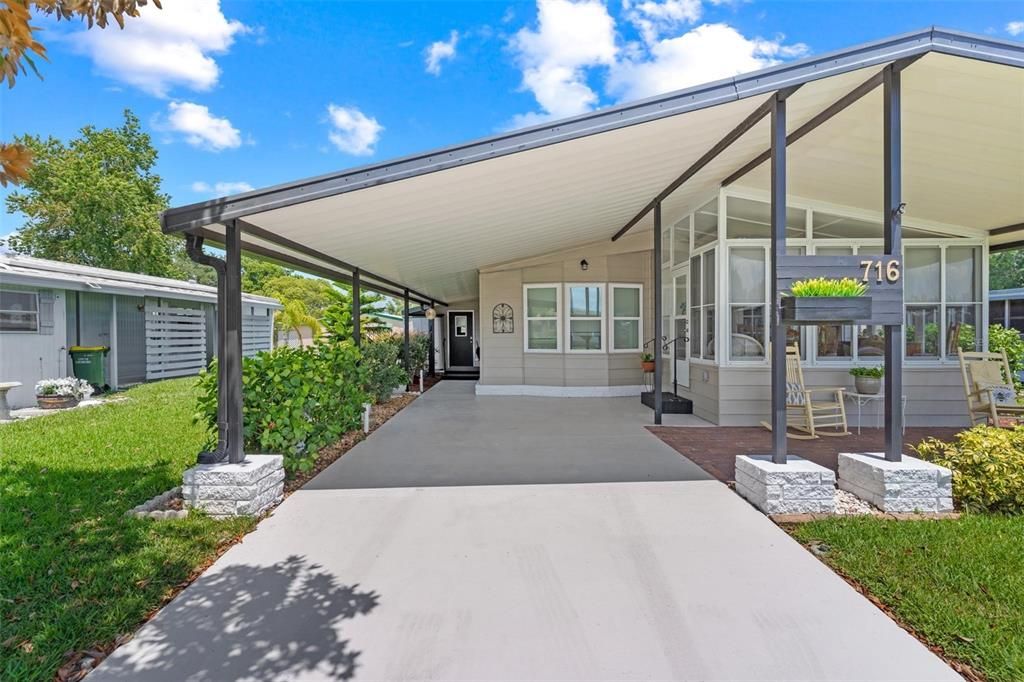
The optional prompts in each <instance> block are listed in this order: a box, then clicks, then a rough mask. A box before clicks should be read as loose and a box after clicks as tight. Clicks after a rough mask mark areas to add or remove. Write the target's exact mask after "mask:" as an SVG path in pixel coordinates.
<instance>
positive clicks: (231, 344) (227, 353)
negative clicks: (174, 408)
mask: <svg viewBox="0 0 1024 682" xmlns="http://www.w3.org/2000/svg"><path fill="white" fill-rule="evenodd" d="M224 251H225V261H226V262H227V268H226V272H225V278H224V279H225V292H224V293H225V299H226V301H225V306H224V308H225V309H224V343H223V346H222V348H223V350H224V357H223V358H221V362H223V363H224V373H225V379H226V381H225V384H226V389H227V390H226V393H227V407H226V410H225V417H226V418H227V422H228V440H227V453H228V461H229V462H232V463H237V462H241V461H242V460H243V459H245V444H244V442H243V435H242V434H243V430H242V239H241V230H240V229H239V227H238V221H236V220H231V221H229V222H228V223H227V225H225V230H224Z"/></svg>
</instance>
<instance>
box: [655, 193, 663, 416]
mask: <svg viewBox="0 0 1024 682" xmlns="http://www.w3.org/2000/svg"><path fill="white" fill-rule="evenodd" d="M661 287H662V283H661V202H660V201H659V202H657V203H656V204H654V379H653V382H652V383H653V384H654V386H653V389H652V390H653V391H654V423H655V424H660V423H661V410H662V406H661V398H662V396H661V372H662V365H663V364H664V362H663V361H662V359H661V345H662V344H663V343H664V341H662V340H661V337H662V334H663V332H664V330H663V329H662V328H661V305H662V303H661V297H662V292H661Z"/></svg>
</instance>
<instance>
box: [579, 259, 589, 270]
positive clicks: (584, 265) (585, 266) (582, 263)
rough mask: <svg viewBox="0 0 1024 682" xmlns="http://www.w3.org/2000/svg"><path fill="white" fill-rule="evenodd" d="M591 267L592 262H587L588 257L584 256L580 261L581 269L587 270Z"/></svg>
mask: <svg viewBox="0 0 1024 682" xmlns="http://www.w3.org/2000/svg"><path fill="white" fill-rule="evenodd" d="M589 267H590V263H588V262H587V259H586V258H584V259H583V260H581V261H580V270H586V269H587V268H589Z"/></svg>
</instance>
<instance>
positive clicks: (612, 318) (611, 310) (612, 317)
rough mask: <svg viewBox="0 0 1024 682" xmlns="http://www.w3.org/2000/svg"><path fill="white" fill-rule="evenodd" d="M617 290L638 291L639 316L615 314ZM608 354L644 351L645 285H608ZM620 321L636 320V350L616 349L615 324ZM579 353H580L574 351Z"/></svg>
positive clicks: (611, 283)
mask: <svg viewBox="0 0 1024 682" xmlns="http://www.w3.org/2000/svg"><path fill="white" fill-rule="evenodd" d="M616 289H636V291H637V296H638V300H639V302H640V306H639V309H638V310H639V313H640V314H639V316H637V317H629V316H617V315H616V314H615V290H616ZM607 298H608V300H607V303H608V352H609V353H639V352H641V351H643V349H644V285H643V284H628V283H619V282H610V283H609V284H608V297H607ZM619 320H625V321H632V320H636V322H637V329H638V333H637V335H636V342H637V346H636V348H616V347H615V323H616V322H617V321H619ZM573 352H577V353H578V352H579V351H573Z"/></svg>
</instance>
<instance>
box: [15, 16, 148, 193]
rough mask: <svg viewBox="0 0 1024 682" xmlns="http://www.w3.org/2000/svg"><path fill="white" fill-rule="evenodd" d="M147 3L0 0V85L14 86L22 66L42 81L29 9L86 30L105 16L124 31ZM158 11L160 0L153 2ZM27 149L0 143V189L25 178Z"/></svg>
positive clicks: (29, 154) (102, 23) (29, 159)
mask: <svg viewBox="0 0 1024 682" xmlns="http://www.w3.org/2000/svg"><path fill="white" fill-rule="evenodd" d="M147 4H148V0H0V84H2V83H3V82H4V81H7V85H8V87H11V88H13V87H14V81H15V79H16V78H17V77H18V76H19V75H20V74H25V73H27V69H26V68H25V65H26V64H27V65H28V68H30V69H31V70H32V72H33V73H35V74H36V75H37V76H39V77H40V78H42V76H41V75H40V73H39V69H38V68H37V67H36V63H35V59H34V58H33V57H32V55H33V54H34V55H35V56H36V57H41V58H42V59H46V47H44V46H43V44H42V43H40V42H39V41H38V40H36V38H35V32H36V31H37V30H39V27H38V26H33V25H32V24H31V23H30V22H31V19H32V15H31V12H30V9H36V10H38V11H40V12H43V13H44V14H49V15H53V16H56V18H57V20H58V21H59V20H61V19H69V20H70V19H73V18H76V17H77V18H81V19H83V20H84V21H85V22H86V24H87V26H88V27H89V28H92V26H93V24H96V25H97V26H99V27H100V28H106V26H107V17H108V16H109V17H110V18H112V19H113V20H114V21H116V22H117V25H118V26H120V27H121V28H124V18H125V17H126V16H127V17H137V16H139V7H143V6H145V5H147ZM153 5H154V6H156V7H157V8H158V9H159V8H160V0H153ZM32 159H33V154H32V151H31V149H30V148H29V147H28V146H26V145H24V144H19V143H17V142H16V143H14V144H9V143H6V142H0V186H3V187H6V186H7V184H8V183H14V184H18V183H19V182H21V181H22V180H24V179H25V177H26V176H27V173H28V169H29V167H30V166H31V164H32Z"/></svg>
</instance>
